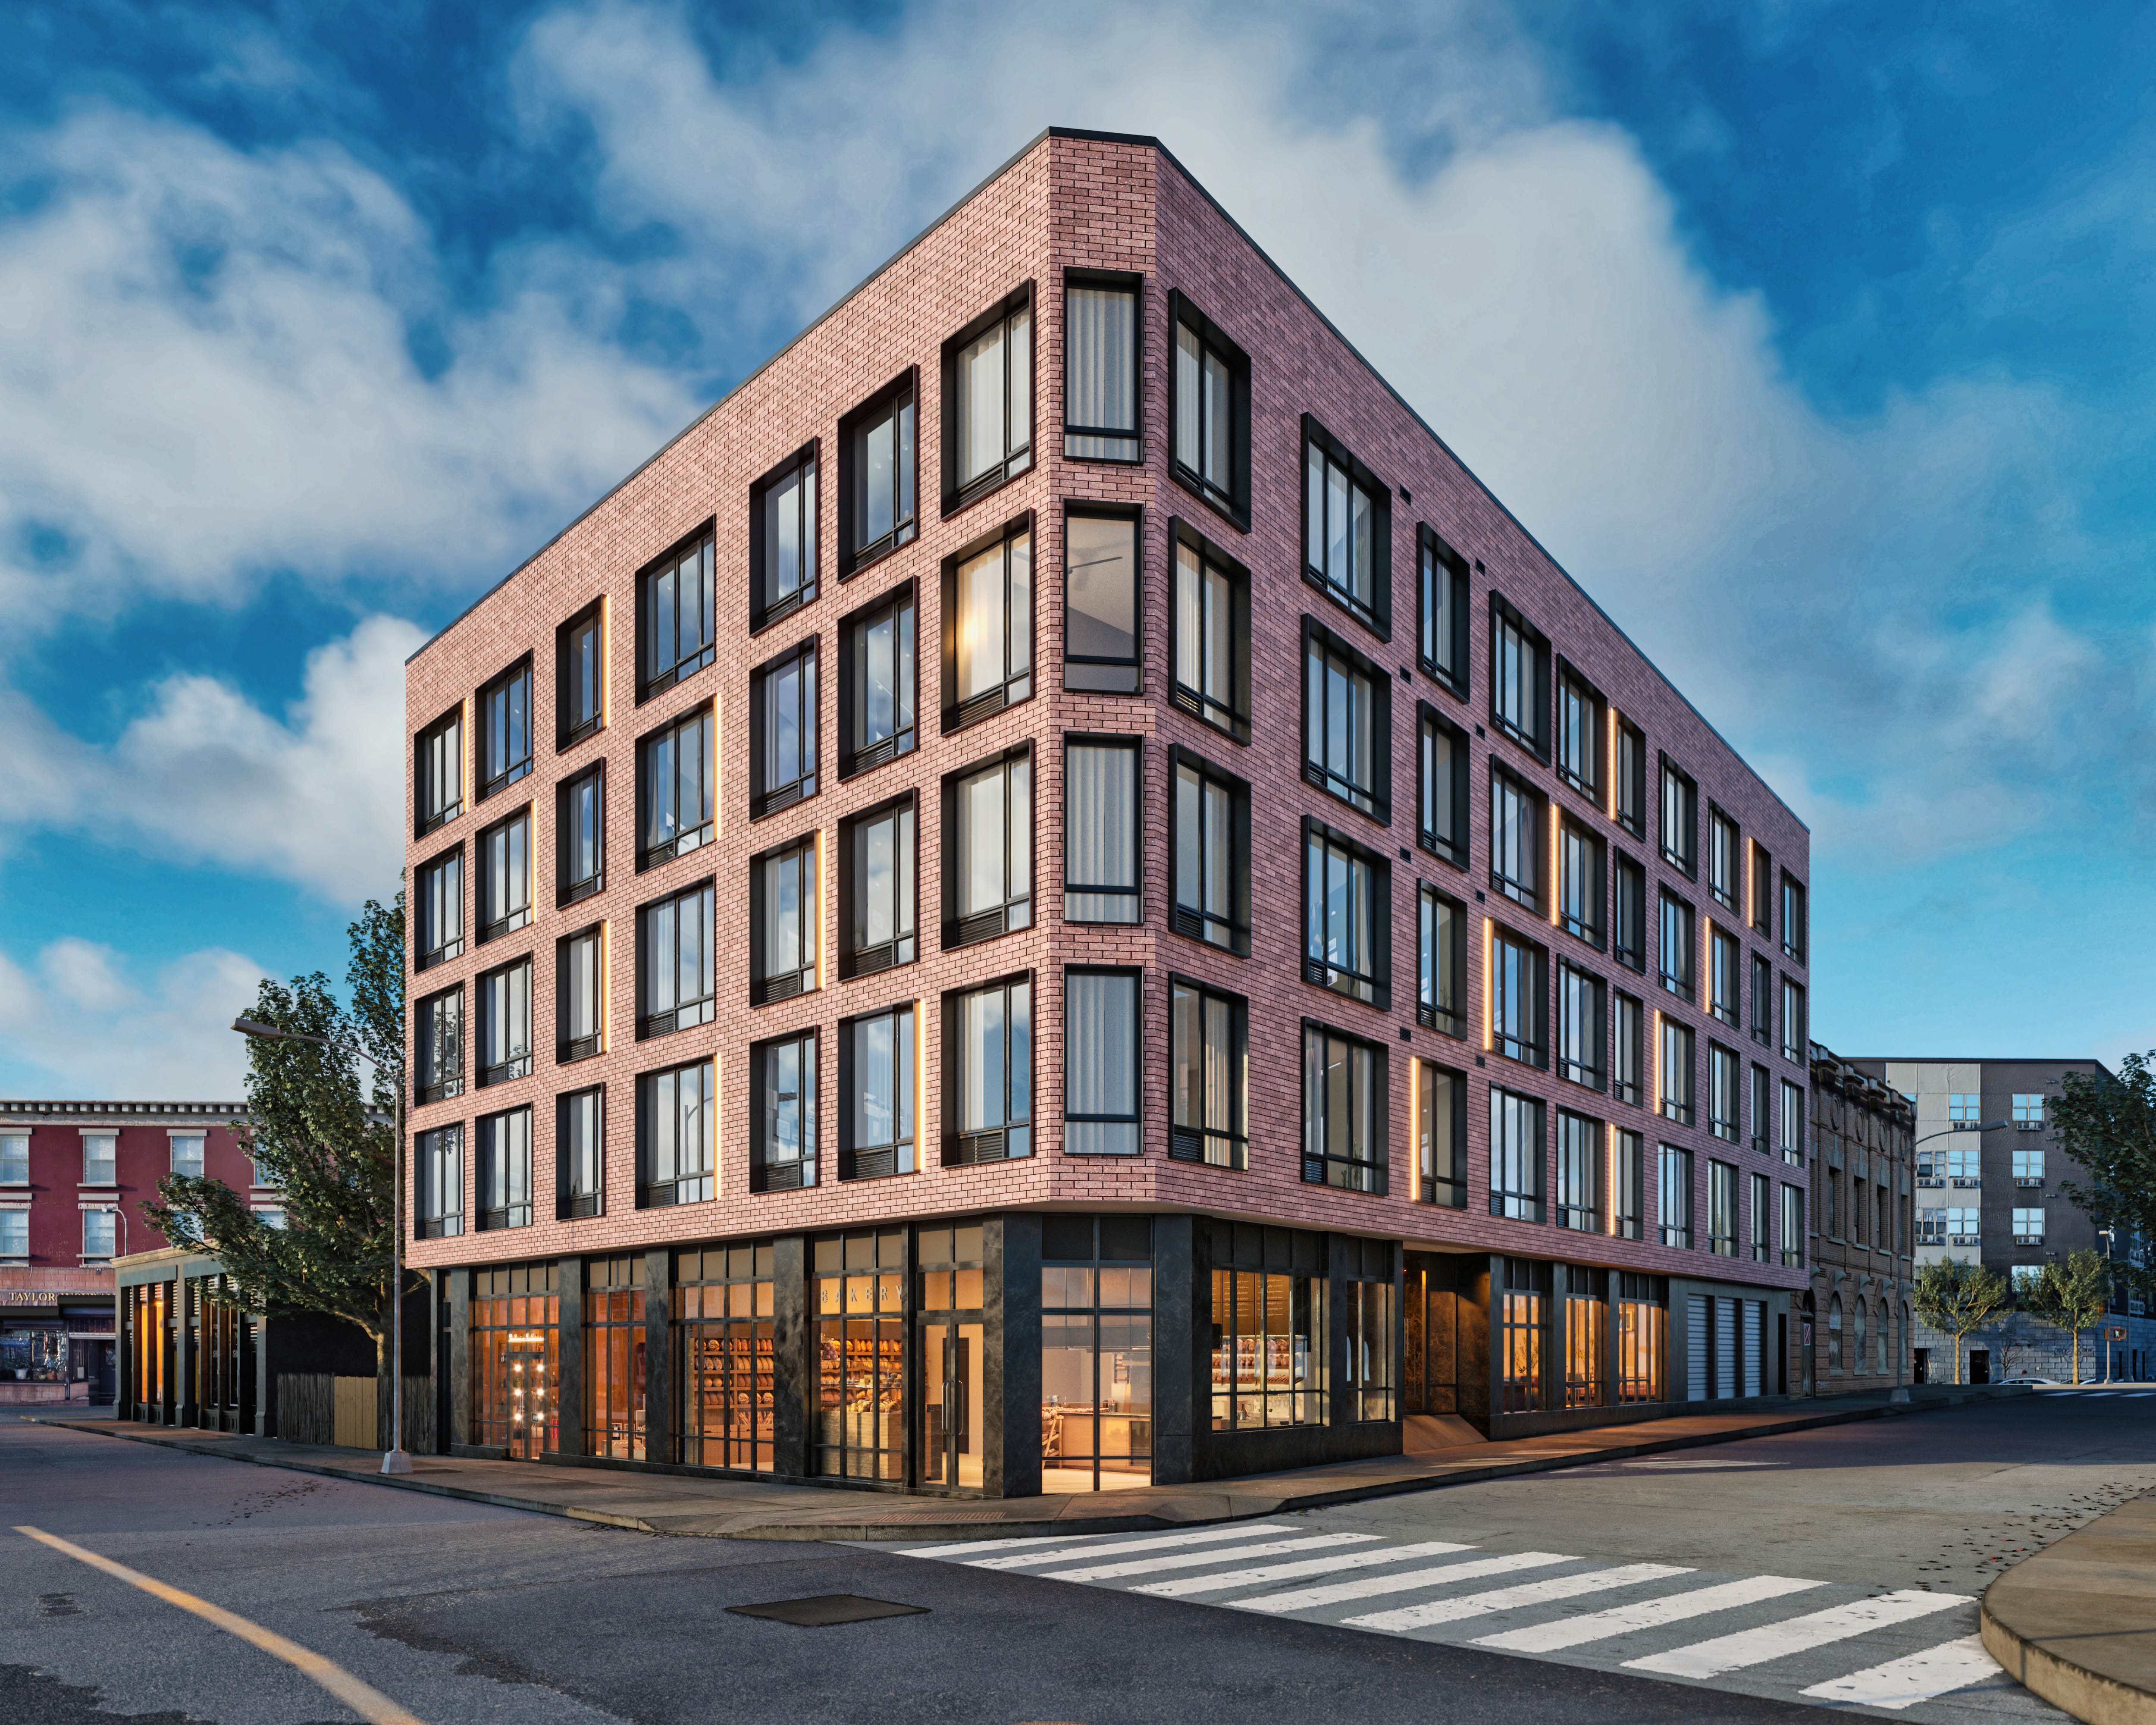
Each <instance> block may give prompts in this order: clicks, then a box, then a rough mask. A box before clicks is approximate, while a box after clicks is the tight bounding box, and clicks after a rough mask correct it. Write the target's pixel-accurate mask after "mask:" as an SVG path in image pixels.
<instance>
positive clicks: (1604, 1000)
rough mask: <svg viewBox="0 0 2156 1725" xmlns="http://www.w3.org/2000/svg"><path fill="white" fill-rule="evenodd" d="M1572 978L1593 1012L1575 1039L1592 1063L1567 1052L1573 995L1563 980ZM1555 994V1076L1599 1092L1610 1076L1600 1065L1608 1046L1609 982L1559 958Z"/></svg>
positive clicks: (1582, 966)
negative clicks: (1573, 1056)
mask: <svg viewBox="0 0 2156 1725" xmlns="http://www.w3.org/2000/svg"><path fill="white" fill-rule="evenodd" d="M1568 978H1578V980H1579V981H1580V982H1581V983H1584V985H1585V988H1586V993H1587V1000H1588V1005H1589V1012H1590V1013H1591V1014H1592V1022H1591V1023H1590V1024H1588V1026H1587V1027H1586V1029H1585V1033H1584V1035H1582V1036H1581V1037H1579V1038H1578V1041H1579V1042H1580V1043H1581V1044H1582V1045H1584V1048H1585V1050H1586V1051H1587V1053H1588V1055H1589V1060H1591V1061H1592V1064H1589V1063H1588V1062H1585V1061H1579V1060H1572V1059H1570V1058H1569V1057H1568V1055H1567V1054H1566V1048H1567V1046H1568V1039H1567V1037H1566V1034H1565V1031H1566V1028H1567V1025H1568V1014H1569V1005H1568V1003H1569V1002H1570V1000H1571V999H1572V998H1573V997H1572V995H1571V994H1570V993H1568V991H1567V989H1566V987H1565V983H1566V982H1567V980H1568ZM1554 993H1555V998H1556V1002H1557V1021H1558V1023H1557V1034H1556V1035H1555V1036H1554V1037H1553V1038H1552V1053H1553V1058H1554V1064H1555V1067H1556V1071H1557V1076H1558V1077H1559V1078H1561V1079H1563V1080H1564V1081H1566V1082H1567V1083H1568V1084H1577V1085H1579V1086H1582V1087H1583V1088H1584V1089H1587V1090H1593V1091H1599V1090H1601V1089H1603V1088H1604V1085H1605V1084H1606V1083H1607V1081H1608V1079H1609V1073H1608V1071H1607V1070H1606V1068H1605V1067H1604V1064H1603V1063H1604V1051H1605V1050H1607V1049H1608V1048H1609V1045H1610V1034H1609V1033H1610V1019H1609V984H1608V983H1605V982H1604V981H1603V979H1602V978H1600V977H1599V976H1598V975H1596V974H1595V973H1594V972H1593V971H1591V970H1589V969H1588V968H1586V967H1585V966H1584V965H1580V964H1574V963H1571V962H1570V961H1569V960H1568V959H1564V958H1560V959H1558V964H1557V977H1556V982H1555V988H1554Z"/></svg>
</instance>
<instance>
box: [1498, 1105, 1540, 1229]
mask: <svg viewBox="0 0 2156 1725" xmlns="http://www.w3.org/2000/svg"><path fill="white" fill-rule="evenodd" d="M1543 1132H1544V1124H1543V1104H1542V1102H1541V1101H1539V1100H1538V1099H1537V1098H1536V1097H1534V1096H1521V1095H1519V1094H1518V1093H1517V1092H1516V1091H1509V1090H1500V1089H1499V1088H1498V1087H1497V1086H1496V1085H1494V1084H1493V1085H1491V1086H1490V1214H1491V1215H1493V1216H1502V1217H1505V1218H1507V1219H1509V1220H1512V1221H1515V1222H1539V1221H1541V1220H1543V1162H1544V1160H1545V1159H1546V1156H1547V1152H1546V1150H1545V1148H1544V1146H1545V1145H1546V1143H1547V1142H1548V1140H1547V1139H1546V1138H1545V1137H1543Z"/></svg>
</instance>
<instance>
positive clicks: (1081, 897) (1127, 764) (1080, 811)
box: [1063, 743, 1138, 922]
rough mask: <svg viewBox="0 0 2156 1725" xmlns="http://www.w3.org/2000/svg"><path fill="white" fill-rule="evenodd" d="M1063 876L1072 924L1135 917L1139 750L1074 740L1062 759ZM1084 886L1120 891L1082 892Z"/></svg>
mask: <svg viewBox="0 0 2156 1725" xmlns="http://www.w3.org/2000/svg"><path fill="white" fill-rule="evenodd" d="M1064 759H1065V797H1066V798H1067V801H1066V803H1065V809H1066V827H1065V843H1064V875H1065V883H1066V885H1067V886H1069V887H1070V888H1071V889H1073V890H1072V891H1066V892H1065V895H1064V906H1063V914H1064V916H1065V917H1067V918H1068V919H1069V920H1070V921H1071V922H1137V920H1138V899H1137V884H1138V845H1137V750H1136V749H1135V748H1132V747H1128V746H1127V745H1123V744H1096V743H1073V744H1072V745H1071V746H1070V748H1069V750H1068V751H1067V752H1066V753H1065V757H1064ZM1086 887H1096V888H1101V887H1105V888H1121V889H1122V891H1077V890H1075V889H1079V888H1086Z"/></svg>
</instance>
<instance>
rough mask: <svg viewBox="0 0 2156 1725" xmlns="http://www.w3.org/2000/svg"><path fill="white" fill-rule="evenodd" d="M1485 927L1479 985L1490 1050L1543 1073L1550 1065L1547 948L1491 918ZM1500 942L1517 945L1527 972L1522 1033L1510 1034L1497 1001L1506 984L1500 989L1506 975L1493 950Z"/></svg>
mask: <svg viewBox="0 0 2156 1725" xmlns="http://www.w3.org/2000/svg"><path fill="white" fill-rule="evenodd" d="M1487 926H1488V928H1489V936H1488V958H1489V962H1488V967H1487V969H1486V973H1485V975H1484V978H1483V988H1484V991H1485V992H1486V993H1487V995H1488V996H1489V1014H1490V1051H1491V1053H1492V1054H1495V1055H1498V1056H1499V1057H1501V1059H1504V1060H1517V1062H1519V1063H1520V1064H1521V1065H1523V1066H1530V1067H1532V1068H1534V1069H1535V1070H1537V1071H1543V1072H1547V1071H1548V1070H1549V1065H1550V1007H1549V993H1550V971H1549V948H1548V947H1546V946H1544V945H1543V943H1542V942H1540V941H1536V940H1530V939H1529V938H1528V937H1527V936H1525V935H1523V934H1522V933H1520V932H1518V931H1517V930H1516V929H1514V928H1512V927H1511V926H1510V925H1508V924H1507V923H1503V922H1497V921H1496V920H1495V919H1494V918H1492V919H1490V921H1489V922H1488V925H1487ZM1501 944H1502V945H1504V946H1507V947H1515V948H1517V949H1518V950H1519V951H1520V952H1522V954H1523V955H1524V958H1525V967H1524V968H1525V970H1526V975H1525V976H1524V977H1523V978H1522V1005H1523V1006H1524V1007H1525V1008H1526V1009H1527V1022H1526V1024H1524V1025H1523V1026H1522V1029H1523V1030H1524V1031H1525V1032H1526V1034H1522V1035H1515V1034H1512V1029H1511V1027H1510V1026H1509V1025H1508V1024H1507V1021H1506V1019H1507V1015H1506V1014H1503V1013H1502V1012H1501V1008H1500V1004H1499V1002H1500V999H1501V997H1504V996H1506V995H1508V994H1509V987H1507V988H1500V979H1501V978H1503V977H1504V976H1505V975H1506V974H1507V970H1506V965H1505V963H1504V961H1503V960H1502V958H1501V955H1500V953H1499V952H1498V950H1497V949H1498V947H1499V946H1500V945H1501Z"/></svg>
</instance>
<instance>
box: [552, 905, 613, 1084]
mask: <svg viewBox="0 0 2156 1725" xmlns="http://www.w3.org/2000/svg"><path fill="white" fill-rule="evenodd" d="M586 940H590V941H593V942H596V943H597V945H598V966H597V969H598V978H597V982H598V987H597V988H595V989H594V990H593V999H592V1004H593V1010H594V1013H595V1014H596V1016H597V1019H598V1022H597V1024H595V1025H594V1026H593V1029H592V1030H591V1031H590V1033H589V1034H586V1035H583V1036H572V1035H571V1034H569V1033H570V1032H571V1031H572V1030H573V1029H575V1028H576V1025H575V1023H574V1021H573V1019H572V1014H571V1013H570V1010H569V1006H570V998H571V997H570V988H571V973H570V967H571V965H572V963H574V962H575V958H574V952H573V949H574V948H575V947H577V946H578V945H579V944H581V943H582V942H584V941H586ZM606 1022H607V939H606V924H605V923H603V922H591V923H587V924H586V925H585V926H584V927H582V928H572V929H571V930H570V931H569V932H567V934H565V935H562V937H560V938H559V939H558V940H557V941H556V942H554V1023H555V1034H554V1064H555V1065H557V1066H567V1065H574V1064H575V1063H576V1062H577V1061H578V1060H590V1059H592V1058H593V1056H594V1055H601V1054H603V1053H605V1052H606Z"/></svg>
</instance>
